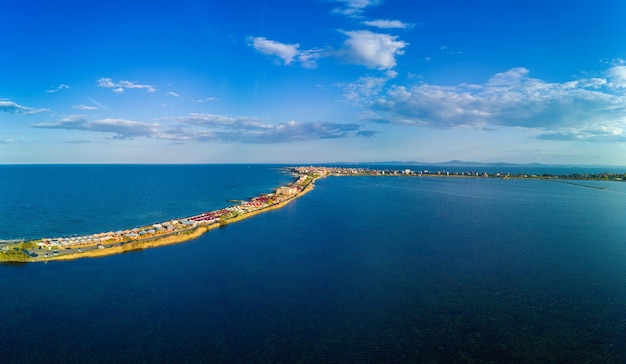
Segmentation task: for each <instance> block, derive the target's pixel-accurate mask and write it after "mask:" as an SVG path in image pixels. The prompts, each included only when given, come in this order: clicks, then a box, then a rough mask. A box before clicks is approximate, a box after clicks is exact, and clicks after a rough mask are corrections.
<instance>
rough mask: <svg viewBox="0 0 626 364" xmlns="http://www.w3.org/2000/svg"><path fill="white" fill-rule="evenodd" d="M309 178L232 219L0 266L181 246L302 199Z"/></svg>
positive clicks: (309, 186) (309, 184)
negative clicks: (287, 191)
mask: <svg viewBox="0 0 626 364" xmlns="http://www.w3.org/2000/svg"><path fill="white" fill-rule="evenodd" d="M296 176H299V177H300V180H299V181H302V178H303V177H304V176H302V175H298V174H296ZM309 177H310V180H307V182H306V183H301V184H298V183H297V182H296V183H295V184H292V185H290V187H289V188H296V187H300V189H297V190H296V192H293V193H292V194H290V195H287V197H282V198H281V197H279V195H278V191H279V190H280V189H281V188H285V187H279V188H277V189H276V191H277V192H276V193H275V194H276V196H274V195H275V194H271V193H270V194H266V195H261V197H268V196H272V197H274V198H276V199H277V201H276V202H273V203H271V204H268V205H265V206H263V207H261V208H257V209H253V210H249V211H246V212H245V213H242V212H240V213H236V214H235V215H234V216H225V217H223V218H220V220H219V221H213V222H209V223H198V224H197V225H194V226H193V227H190V228H185V229H182V230H179V231H174V232H171V233H167V234H164V236H158V235H157V236H150V237H146V238H141V239H137V240H130V241H120V242H113V243H94V244H86V245H80V246H77V247H76V248H75V249H74V248H71V250H77V251H71V252H68V253H65V252H64V253H63V254H59V253H58V252H59V251H62V249H60V248H59V249H57V250H53V249H42V248H38V249H28V250H33V251H36V252H41V251H44V252H46V254H45V255H39V254H38V255H37V256H35V257H32V256H30V258H26V254H25V253H22V254H23V255H21V256H17V257H16V258H15V259H11V258H8V259H7V258H6V257H5V258H4V259H0V263H45V262H49V261H67V260H75V259H81V258H101V257H106V256H110V255H116V254H122V253H127V252H132V251H140V250H144V249H149V248H157V247H161V246H167V245H174V244H180V243H184V242H187V241H190V240H194V239H197V238H199V237H201V236H202V235H204V234H206V233H207V232H209V231H211V230H214V229H217V228H220V227H224V226H226V225H230V224H232V223H235V222H239V221H242V220H245V219H248V218H251V217H253V216H256V215H259V214H261V213H264V212H267V211H272V210H278V209H280V208H282V207H284V206H286V205H287V204H289V203H290V202H292V201H294V200H295V199H297V198H299V197H302V196H304V195H305V194H307V193H308V192H310V191H312V190H313V187H314V182H315V181H316V180H317V179H318V178H320V177H312V176H309ZM294 186H295V187H294ZM280 196H282V195H280ZM238 201H239V200H238ZM245 203H246V201H243V202H242V204H245ZM235 206H237V205H234V206H230V207H227V208H225V209H222V210H219V211H223V210H227V209H229V208H234V207H235ZM212 213H213V212H212ZM187 219H190V218H183V219H181V220H187ZM35 242H39V240H31V241H26V242H22V243H21V244H24V243H26V244H34V243H35ZM16 245H19V244H16ZM67 249H70V248H67ZM55 251H56V252H57V254H56V255H54V254H52V252H55ZM48 252H49V253H50V255H49V254H48ZM42 254H43V253H42Z"/></svg>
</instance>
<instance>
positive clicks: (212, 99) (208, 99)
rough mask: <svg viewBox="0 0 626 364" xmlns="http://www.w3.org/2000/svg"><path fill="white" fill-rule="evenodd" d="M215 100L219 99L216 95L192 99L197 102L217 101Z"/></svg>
mask: <svg viewBox="0 0 626 364" xmlns="http://www.w3.org/2000/svg"><path fill="white" fill-rule="evenodd" d="M215 100H217V98H215V97H207V98H206V99H195V100H191V101H193V102H197V103H203V102H208V101H215Z"/></svg>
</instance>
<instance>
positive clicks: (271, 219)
mask: <svg viewBox="0 0 626 364" xmlns="http://www.w3.org/2000/svg"><path fill="white" fill-rule="evenodd" d="M216 168H217V167H216ZM258 168H261V167H259V166H258ZM272 173H274V174H276V173H279V172H277V171H274V172H272ZM283 177H284V176H283ZM283 177H280V176H279V177H278V179H281V178H283ZM587 184H593V185H597V186H602V187H608V189H605V190H601V189H594V188H587V187H582V186H575V185H568V184H562V183H555V182H547V181H537V180H507V181H503V180H495V179H454V178H446V179H442V178H393V177H331V178H327V179H324V180H320V181H318V183H317V185H316V188H315V189H314V191H312V192H311V193H309V194H307V195H305V196H303V197H301V198H300V199H298V200H296V201H294V202H293V203H291V204H289V205H288V206H286V207H284V208H283V209H280V210H275V211H270V212H267V213H264V214H261V215H259V216H256V217H253V218H251V219H247V220H244V221H242V222H239V223H236V224H232V225H229V226H227V227H225V228H222V229H218V230H213V231H211V232H209V233H208V234H206V235H204V236H203V237H201V238H200V239H197V240H195V241H192V242H188V243H185V244H180V245H173V246H167V247H162V248H155V249H148V250H145V251H141V252H134V253H128V254H122V255H117V256H110V257H105V258H99V259H82V260H76V261H70V262H49V263H46V264H28V265H2V266H0V274H1V277H2V279H1V280H0V289H1V290H2V297H1V300H0V337H2V340H3V345H0V357H2V358H3V362H46V361H47V362H54V361H64V362H85V361H89V362H209V361H211V362H284V363H288V362H305V363H306V362H311V363H319V362H402V363H404V362H417V363H433V362H439V363H448V362H455V361H456V362H494V363H500V362H568V363H570V362H614V363H621V362H624V361H626V310H624V307H626V240H625V239H624V236H626V224H624V217H625V216H626V203H625V202H626V184H623V183H620V182H588V183H587ZM237 191H238V189H237V188H235V191H233V192H237ZM238 197H240V196H228V197H224V196H222V201H223V199H224V198H238ZM155 208H158V207H155Z"/></svg>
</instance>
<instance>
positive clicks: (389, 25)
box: [363, 19, 414, 29]
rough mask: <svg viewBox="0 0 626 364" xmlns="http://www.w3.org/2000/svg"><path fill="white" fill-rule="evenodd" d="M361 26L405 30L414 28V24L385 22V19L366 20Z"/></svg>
mask: <svg viewBox="0 0 626 364" xmlns="http://www.w3.org/2000/svg"><path fill="white" fill-rule="evenodd" d="M363 24H365V25H367V26H370V27H376V28H381V29H407V28H412V27H413V26H414V24H410V23H403V22H401V21H400V20H385V19H380V20H368V21H364V22H363Z"/></svg>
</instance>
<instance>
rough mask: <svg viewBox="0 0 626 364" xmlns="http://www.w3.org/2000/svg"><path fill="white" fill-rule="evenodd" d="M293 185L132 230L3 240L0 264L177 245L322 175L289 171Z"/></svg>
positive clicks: (297, 193)
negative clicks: (208, 210)
mask: <svg viewBox="0 0 626 364" xmlns="http://www.w3.org/2000/svg"><path fill="white" fill-rule="evenodd" d="M292 172H293V175H294V182H292V183H290V184H288V185H287V186H282V187H278V188H276V189H275V190H274V192H272V193H267V194H263V195H260V196H257V197H255V198H252V199H250V200H248V201H241V202H240V203H239V204H237V205H232V206H229V207H226V208H223V209H220V210H215V211H210V212H205V213H202V214H199V215H194V216H190V217H186V218H182V219H175V220H169V221H164V222H160V223H156V224H153V225H150V226H142V227H138V228H134V229H128V230H119V231H109V232H104V233H97V234H90V235H84V236H66V237H57V238H41V239H37V240H31V241H20V240H12V241H4V244H2V245H0V262H2V261H4V262H25V263H26V262H47V261H52V260H73V259H79V258H95V257H103V256H108V255H113V254H119V253H125V252H129V251H136V250H142V249H148V248H153V247H158V246H164V245H171V244H178V243H182V242H186V241H189V240H192V239H196V238H198V237H200V236H202V235H203V234H204V233H206V232H208V231H210V230H213V229H216V228H219V227H223V226H226V225H228V224H232V223H234V222H238V221H241V220H244V219H247V218H250V217H252V216H255V215H258V214H260V213H263V212H266V211H271V210H275V209H279V208H281V207H283V206H285V205H286V204H288V203H290V202H291V201H293V200H294V199H296V198H298V197H301V196H303V195H304V194H306V193H307V192H309V191H311V190H312V189H313V187H314V182H315V180H316V179H317V178H320V177H322V176H320V175H313V174H299V173H297V172H296V171H295V170H292Z"/></svg>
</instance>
